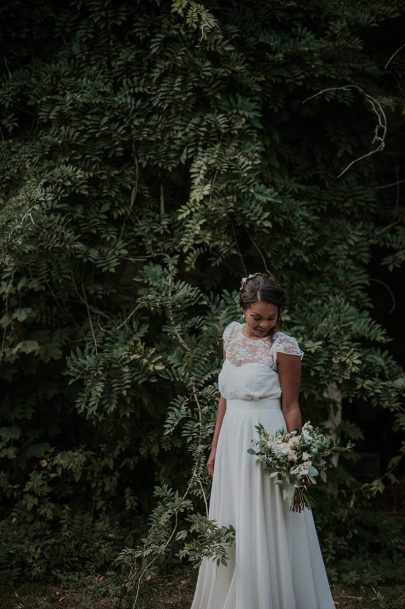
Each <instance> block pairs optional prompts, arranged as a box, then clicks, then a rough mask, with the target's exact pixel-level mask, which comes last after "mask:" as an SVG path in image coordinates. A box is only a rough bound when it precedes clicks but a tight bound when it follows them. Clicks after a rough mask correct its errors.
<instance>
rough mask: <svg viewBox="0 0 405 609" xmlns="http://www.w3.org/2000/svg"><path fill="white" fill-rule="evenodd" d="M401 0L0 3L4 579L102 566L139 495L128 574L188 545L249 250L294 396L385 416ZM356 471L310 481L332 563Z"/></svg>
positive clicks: (399, 382)
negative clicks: (223, 353)
mask: <svg viewBox="0 0 405 609" xmlns="http://www.w3.org/2000/svg"><path fill="white" fill-rule="evenodd" d="M401 5H402V3H400V2H396V1H392V2H384V3H382V2H379V1H377V0H368V1H367V2H365V1H364V0H361V1H360V2H356V3H352V2H349V1H346V0H344V1H339V2H337V1H335V0H327V1H325V0H311V1H307V2H299V1H292V0H291V1H286V0H283V1H279V0H271V1H270V0H262V1H261V2H253V1H251V0H246V1H245V2H243V3H239V2H232V1H230V0H225V1H222V2H216V1H215V0H212V1H211V0H209V1H207V2H204V3H203V4H201V3H197V2H194V1H189V0H176V1H175V2H168V1H166V2H165V1H164V0H163V1H161V2H157V1H152V0H143V1H141V0H138V1H135V0H133V1H131V2H129V1H125V2H119V1H118V0H66V1H65V2H63V3H55V2H51V0H42V1H39V2H38V1H36V2H34V1H33V0H31V1H27V0H14V1H13V2H6V3H5V5H3V6H2V8H1V9H0V11H1V14H0V16H1V17H2V19H0V23H1V26H0V28H1V32H0V44H1V47H2V48H1V50H2V53H1V55H2V57H3V61H2V77H1V84H0V107H1V123H0V124H1V136H2V137H1V143H0V146H1V158H0V167H1V174H2V184H1V195H0V203H1V216H0V222H1V232H0V254H1V280H0V295H1V306H2V311H1V319H0V324H1V328H2V336H1V341H2V344H1V370H0V383H1V389H2V396H3V398H2V407H1V413H0V418H1V421H0V459H1V464H2V466H1V474H0V495H1V518H2V522H1V525H0V530H1V537H2V540H1V543H0V566H1V567H2V568H3V569H6V570H7V571H8V574H9V576H12V577H17V576H18V575H19V574H22V573H24V574H26V573H28V574H29V575H30V576H34V577H42V576H44V575H47V574H48V573H49V572H51V573H54V574H55V573H58V571H60V570H62V569H65V568H67V567H68V568H78V567H79V566H80V565H83V563H85V562H87V563H89V564H93V565H94V564H95V565H96V566H101V565H103V564H106V563H108V562H109V561H110V560H111V558H112V557H113V556H114V552H115V551H116V548H118V547H122V546H123V545H126V546H131V545H133V544H134V543H135V540H134V538H133V534H134V535H136V531H137V529H136V526H137V524H138V523H142V521H144V519H145V514H147V513H148V512H149V511H150V509H151V507H152V502H155V501H156V500H157V501H158V503H157V507H156V509H155V511H154V512H153V514H152V516H151V524H152V528H151V530H150V536H149V538H148V539H147V540H146V542H145V546H144V547H143V548H141V550H139V551H136V552H132V551H130V550H128V551H126V552H124V553H123V554H122V556H121V558H122V560H123V561H124V562H125V564H127V565H128V568H129V569H130V570H131V573H132V576H133V580H134V579H135V575H134V573H135V572H136V573H138V571H137V570H136V568H135V567H134V562H133V561H134V558H137V557H140V558H143V559H144V558H145V555H148V556H149V557H150V558H151V559H153V558H154V556H155V554H156V549H157V552H158V554H163V553H164V550H165V549H166V548H167V545H168V543H169V541H172V540H173V538H174V537H177V543H179V544H180V546H179V548H180V552H183V555H184V554H188V555H189V556H191V558H193V556H194V557H195V556H196V555H197V556H198V555H199V554H200V553H201V552H202V551H203V550H204V540H203V538H204V534H206V533H207V526H206V523H205V524H204V522H203V519H201V517H200V516H198V515H197V513H195V511H196V512H198V511H200V510H203V509H204V497H205V498H206V494H207V489H208V483H209V481H208V479H207V476H206V473H205V459H206V448H207V447H208V445H209V443H210V438H211V432H212V425H213V417H214V414H215V407H216V396H217V390H216V374H217V372H218V367H219V363H220V359H219V358H220V350H219V337H220V335H221V332H222V329H223V327H224V325H225V324H226V323H227V322H228V321H230V320H232V319H234V318H235V316H238V310H237V288H238V285H239V281H240V277H241V276H244V275H246V274H247V273H249V272H254V271H257V270H270V271H272V272H274V273H275V274H276V275H277V276H278V277H279V278H280V279H281V280H282V282H283V284H284V285H285V287H286V288H287V291H288V295H289V304H288V309H287V311H286V313H285V315H284V328H285V330H286V331H287V332H289V333H291V334H294V335H295V336H296V337H297V338H298V340H299V342H300V344H301V346H302V347H303V349H304V350H305V352H306V355H305V358H304V362H305V366H304V379H303V388H302V408H303V412H304V417H305V418H311V420H313V421H315V422H316V423H321V422H324V421H325V420H329V421H330V422H332V423H333V421H334V423H333V424H334V426H335V427H336V426H338V428H337V429H338V431H340V432H341V433H343V434H346V436H349V437H352V438H353V439H355V440H359V439H360V438H361V435H362V430H361V429H359V428H357V427H356V426H354V425H353V424H351V423H350V422H348V421H345V420H342V421H341V420H340V418H339V417H340V409H341V401H342V400H345V402H346V403H347V404H351V403H356V401H366V402H367V403H368V404H369V406H370V408H371V407H373V408H376V409H385V410H386V411H387V413H390V414H389V416H390V417H391V420H392V423H393V426H394V427H395V429H400V428H404V427H405V416H404V413H403V409H402V405H401V393H403V388H404V385H405V379H404V375H403V373H402V371H401V369H400V368H399V366H398V365H397V364H396V362H395V361H394V360H393V358H392V356H391V355H390V354H389V351H388V342H389V337H388V336H387V335H386V333H385V331H384V330H383V329H382V327H380V326H379V325H378V324H377V323H376V321H375V320H374V319H373V306H372V305H373V303H372V302H371V301H370V298H369V295H368V285H369V283H370V281H371V280H372V278H373V273H374V268H373V264H375V258H373V255H375V252H379V251H381V250H380V249H378V248H381V247H384V248H385V250H384V252H385V253H384V257H383V258H381V257H380V259H379V261H378V263H382V264H385V265H388V266H390V267H391V268H397V267H399V266H400V265H401V264H402V263H403V261H404V258H405V254H404V252H405V248H404V206H403V204H402V202H401V198H400V191H399V180H400V178H401V175H399V174H398V170H399V169H398V168H399V167H400V165H401V162H402V161H403V148H402V149H401V144H402V141H403V129H404V106H403V97H402V96H401V92H402V88H403V86H404V73H403V61H404V59H403V58H404V52H403V51H400V50H399V49H400V46H401V44H402V39H401V36H402V32H403V28H402V24H403V20H402V19H401V18H402V17H403V16H404V13H405V11H404V9H403V7H401ZM398 50H399V52H397V51H398ZM387 125H388V129H387ZM371 151H375V153H374V154H369V155H368V156H366V155H367V154H368V153H369V152H371ZM363 156H364V157H365V158H362V159H361V160H359V161H356V159H359V157H363ZM353 161H356V162H354V163H353ZM339 176H340V177H339ZM397 182H398V184H397ZM392 183H393V184H394V186H393V187H392V186H390V184H392ZM384 289H385V287H384V286H383V285H382V286H381V290H384ZM393 465H394V462H392V463H391V464H390V467H391V466H393ZM390 475H392V474H390ZM383 482H384V481H383V480H381V479H378V480H376V481H374V482H373V483H372V484H371V485H368V487H367V489H366V490H367V491H368V492H369V494H372V492H373V490H374V491H375V490H378V489H381V488H382V485H383ZM154 486H157V487H158V488H157V490H156V498H155V499H153V498H152V491H153V487H154ZM338 488H339V489H340V490H339V491H338ZM173 489H174V490H173ZM338 493H340V495H339V497H340V499H339V500H338V504H339V505H340V506H341V507H338V508H336V509H335V510H334V512H333V515H331V514H330V513H329V508H330V505H331V501H333V502H334V503H336V502H337V496H338ZM360 494H361V492H360V487H359V485H358V484H357V482H356V481H355V480H354V479H353V478H352V476H350V474H349V473H348V472H345V469H344V468H343V467H342V468H339V469H338V470H336V474H335V481H334V482H333V483H331V485H330V487H329V495H324V496H322V497H320V505H321V507H320V510H319V513H318V522H319V526H320V530H321V533H322V534H323V540H324V547H325V553H326V557H327V558H328V559H333V558H335V559H339V558H340V557H342V556H346V559H345V560H346V561H350V560H351V557H355V554H356V548H357V547H358V546H356V544H355V543H354V541H356V539H358V542H359V543H360V542H361V543H363V544H366V545H367V544H369V545H368V546H367V547H368V548H369V549H378V547H377V545H378V542H377V541H376V539H380V538H381V536H380V537H378V536H377V537H376V538H375V539H374V541H371V539H370V536H368V535H369V533H367V528H366V526H365V524H364V522H365V521H364V520H363V521H361V520H360V518H359V513H357V516H356V515H353V514H355V508H356V505H357V504H356V501H358V497H359V495H360ZM186 514H188V515H189V518H190V520H189V521H187V520H184V516H185V515H186ZM179 517H180V521H181V522H182V523H183V524H181V526H180V528H179V529H177V528H176V527H177V524H174V523H178V518H179ZM356 518H357V520H356ZM187 522H188V524H187ZM184 523H185V524H184ZM326 523H327V524H328V526H326ZM374 526H376V525H374ZM382 526H383V524H382V522H379V523H378V527H380V528H381V530H382ZM190 528H191V537H190V532H189V529H190ZM134 531H135V533H134ZM391 531H392V529H391ZM194 533H196V534H197V535H194ZM200 533H201V535H200V536H199V534H200ZM349 533H350V535H349ZM211 534H212V537H211V540H212V539H214V538H215V540H216V541H218V539H217V537H218V535H217V531H215V530H214V531H211ZM228 534H229V531H225V532H224V535H225V536H226V535H228ZM193 535H194V537H193ZM396 535H397V531H396V532H395V534H394V533H392V538H390V539H387V540H386V541H387V543H386V546H385V547H386V556H387V565H388V566H387V571H388V570H389V568H390V565H391V560H392V558H395V555H396V552H398V547H397V545H396V541H395V540H396V539H398V537H397V536H396ZM125 536H127V537H126V539H124V537H125ZM215 536H217V537H215ZM185 537H186V538H187V539H189V543H188V545H187V546H186V547H183V546H182V545H181V544H182V541H183V539H184V538H185ZM351 538H354V541H353V539H352V540H351V541H350V539H351ZM337 540H339V541H338V542H337ZM373 544H374V545H373ZM213 545H215V546H216V543H215V544H213ZM216 547H217V546H216ZM217 549H218V553H219V555H221V552H222V549H221V544H220V543H219V544H218V548H217ZM354 560H356V559H355V558H354ZM144 564H145V565H146V566H147V562H146V563H144ZM349 571H350V569H349ZM132 576H131V577H132Z"/></svg>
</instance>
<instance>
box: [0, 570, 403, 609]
mask: <svg viewBox="0 0 405 609" xmlns="http://www.w3.org/2000/svg"><path fill="white" fill-rule="evenodd" d="M194 586H195V573H190V571H187V570H186V569H185V570H184V571H183V572H180V573H178V574H177V575H175V576H166V577H163V576H158V577H153V578H150V579H149V580H148V581H146V582H145V584H144V586H143V590H142V596H141V597H140V599H139V602H138V605H137V609H190V606H191V602H192V598H193V593H194ZM332 592H333V597H334V600H335V603H336V608H337V609H403V608H404V606H405V586H394V587H388V586H379V587H373V586H368V587H365V586H357V587H348V586H340V585H335V586H333V587H332ZM118 607H119V603H118V594H117V590H116V588H115V587H114V586H113V585H112V583H111V581H110V580H109V579H108V578H107V577H105V576H88V577H84V576H81V575H79V576H76V577H68V578H67V581H66V583H65V584H63V585H59V586H57V585H52V586H50V585H48V586H47V585H43V584H33V583H31V584H24V585H22V586H20V587H18V588H16V589H12V588H0V609H118ZM127 607H128V605H126V606H125V605H122V609H127Z"/></svg>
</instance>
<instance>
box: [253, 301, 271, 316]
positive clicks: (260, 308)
mask: <svg viewBox="0 0 405 609" xmlns="http://www.w3.org/2000/svg"><path fill="white" fill-rule="evenodd" d="M246 310H247V311H249V313H256V315H261V316H262V317H266V316H268V315H274V314H275V313H277V311H278V306H277V305H275V304H273V303H272V302H252V304H250V305H249V306H248V307H247V309H246Z"/></svg>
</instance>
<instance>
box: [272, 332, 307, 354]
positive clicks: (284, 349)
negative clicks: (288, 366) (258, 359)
mask: <svg viewBox="0 0 405 609" xmlns="http://www.w3.org/2000/svg"><path fill="white" fill-rule="evenodd" d="M272 351H273V353H274V359H277V353H288V354H289V355H299V357H300V358H301V359H302V358H303V355H304V352H303V350H302V349H300V346H299V344H298V342H297V339H296V338H294V337H293V336H288V334H284V332H279V333H278V334H277V336H276V337H275V340H274V343H273V346H272Z"/></svg>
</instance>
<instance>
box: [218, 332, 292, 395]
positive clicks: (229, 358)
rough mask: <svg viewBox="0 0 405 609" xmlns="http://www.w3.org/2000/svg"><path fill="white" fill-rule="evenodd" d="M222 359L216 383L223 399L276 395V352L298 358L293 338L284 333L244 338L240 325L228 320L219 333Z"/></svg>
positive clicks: (278, 386)
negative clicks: (222, 345) (222, 346)
mask: <svg viewBox="0 0 405 609" xmlns="http://www.w3.org/2000/svg"><path fill="white" fill-rule="evenodd" d="M223 341H224V351H225V361H224V363H223V365H222V369H221V372H220V374H219V377H218V386H219V391H220V393H221V395H222V396H223V397H224V398H225V399H228V400H229V399H242V400H243V399H245V400H253V399H260V398H263V397H271V398H278V397H280V395H281V387H280V383H279V378H278V374H277V353H288V354H290V355H297V356H299V357H302V356H303V354H304V352H303V351H302V350H301V349H300V347H299V345H298V343H297V340H296V339H295V338H294V337H293V336H289V335H288V334H285V333H284V332H276V333H275V334H274V337H273V341H272V340H271V338H270V337H265V338H257V339H256V338H248V337H246V336H245V335H244V334H243V324H240V323H238V322H236V321H233V322H232V323H230V324H229V325H228V326H227V327H226V328H225V330H224V333H223Z"/></svg>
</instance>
